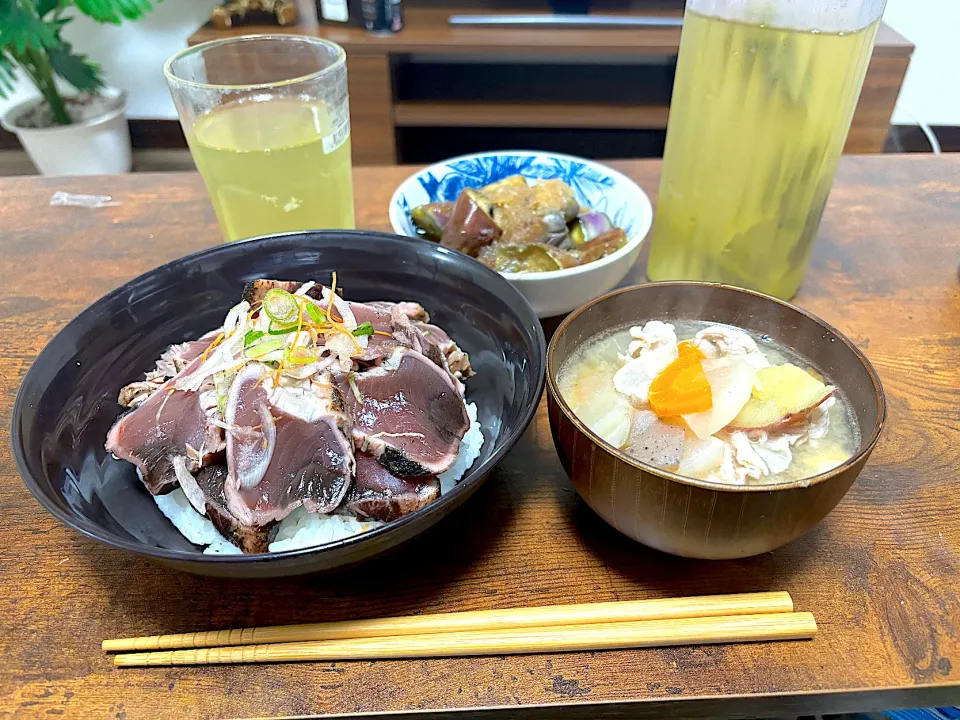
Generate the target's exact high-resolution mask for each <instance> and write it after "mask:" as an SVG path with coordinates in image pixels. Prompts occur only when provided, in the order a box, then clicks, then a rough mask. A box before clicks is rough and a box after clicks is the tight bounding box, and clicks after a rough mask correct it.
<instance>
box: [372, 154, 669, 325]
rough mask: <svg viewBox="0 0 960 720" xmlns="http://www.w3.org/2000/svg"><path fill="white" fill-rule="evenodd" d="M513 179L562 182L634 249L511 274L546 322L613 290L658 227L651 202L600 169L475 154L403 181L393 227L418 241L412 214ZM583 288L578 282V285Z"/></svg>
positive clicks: (563, 160) (540, 157)
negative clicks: (471, 190) (550, 268)
mask: <svg viewBox="0 0 960 720" xmlns="http://www.w3.org/2000/svg"><path fill="white" fill-rule="evenodd" d="M510 175H523V176H524V177H527V178H530V179H538V180H550V179H554V178H557V179H560V180H563V181H564V182H565V183H567V185H569V186H570V187H572V188H573V190H574V192H575V193H576V195H577V199H578V200H579V201H580V204H581V205H585V206H587V207H589V208H591V209H593V210H599V211H601V212H604V213H606V214H607V215H608V216H609V217H610V219H611V220H612V221H613V224H614V225H616V226H617V227H621V228H623V230H624V232H626V234H627V244H626V245H625V246H624V247H622V248H620V249H619V250H618V251H617V252H615V253H613V254H612V255H608V256H607V257H605V258H603V259H601V260H597V261H596V262H592V263H588V264H586V265H581V266H579V267H575V268H569V269H567V270H555V271H552V272H542V273H529V274H523V273H504V276H505V277H506V278H507V279H508V280H510V282H512V283H513V284H514V285H515V286H516V287H517V289H518V290H520V292H521V293H523V295H524V297H526V298H527V300H529V301H530V304H531V305H533V309H534V310H536V311H537V315H539V316H540V317H550V316H553V315H561V314H563V313H567V312H570V311H571V310H573V309H574V308H578V307H580V306H581V305H583V304H585V303H587V302H589V301H590V300H593V299H595V298H597V297H599V296H601V295H603V294H604V293H606V292H607V291H609V290H611V289H613V288H614V287H615V286H616V285H617V283H619V282H620V281H621V280H623V278H624V276H625V275H626V274H627V272H628V271H629V270H630V268H631V267H632V266H633V264H634V262H636V260H637V256H638V255H639V254H640V244H641V243H642V242H643V239H644V238H645V237H646V235H647V232H649V230H650V225H651V224H652V222H653V208H652V207H651V205H650V199H649V198H648V197H647V195H646V193H644V192H643V190H641V189H640V188H639V187H637V185H636V183H634V182H633V181H632V180H630V179H629V178H627V177H626V176H624V175H622V174H621V173H618V172H617V171H616V170H612V169H611V168H608V167H606V166H604V165H600V164H599V163H595V162H592V161H590V160H585V159H583V158H578V157H573V156H571V155H562V154H559V153H548V152H533V151H526V150H508V151H501V152H489V153H475V154H473V155H462V156H460V157H456V158H453V159H451V160H446V161H444V162H440V163H436V164H434V165H431V166H430V167H428V168H425V169H424V170H421V171H420V172H418V173H415V174H414V175H411V176H410V177H409V178H407V179H406V180H404V181H403V183H401V184H400V187H398V188H397V190H396V192H395V193H394V194H393V197H392V198H391V199H390V208H389V214H390V224H391V225H392V226H393V230H394V232H396V233H397V234H399V235H408V236H410V237H416V236H417V229H416V227H415V226H414V224H413V221H412V220H411V219H410V210H411V209H412V208H414V207H416V206H417V205H423V204H424V203H429V202H438V201H441V200H446V201H454V200H456V199H457V197H458V196H459V195H460V192H461V191H462V190H463V189H464V188H478V187H482V186H483V185H489V184H490V183H493V182H496V181H498V180H502V179H504V178H506V177H509V176H510ZM571 280H575V282H571Z"/></svg>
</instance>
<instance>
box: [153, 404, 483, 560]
mask: <svg viewBox="0 0 960 720" xmlns="http://www.w3.org/2000/svg"><path fill="white" fill-rule="evenodd" d="M467 415H468V416H469V417H470V428H469V429H468V430H467V433H466V435H464V436H463V440H462V441H461V443H460V452H459V453H458V454H457V459H456V460H454V462H453V465H451V466H450V468H449V469H448V470H447V471H446V472H443V473H441V474H440V475H439V476H438V477H439V480H440V494H441V495H444V494H446V493H448V492H450V490H452V489H453V488H454V487H455V486H456V484H457V483H458V482H459V481H460V479H461V478H462V477H463V476H464V475H465V474H466V472H467V470H469V469H470V467H471V466H472V465H473V463H474V462H475V461H476V459H477V457H479V455H480V450H481V449H482V448H483V433H482V432H481V430H480V422H479V420H477V405H476V403H467ZM153 499H154V501H155V502H156V503H157V507H158V508H160V512H162V513H163V514H164V515H165V516H166V517H167V518H168V519H169V520H170V522H172V523H173V525H174V527H176V528H177V530H179V531H180V534H181V535H183V536H184V537H185V538H186V539H187V540H189V541H190V542H192V543H194V544H195V545H207V546H208V547H207V548H206V549H204V551H203V552H204V554H205V555H242V554H243V553H242V551H241V550H240V548H238V547H237V546H236V545H234V544H233V543H231V542H230V541H229V540H227V539H226V538H224V537H223V536H222V535H221V534H220V533H219V532H217V529H216V528H215V527H214V526H213V523H212V522H210V519H209V518H207V517H206V516H204V515H201V514H200V513H198V512H197V511H196V510H194V509H193V506H192V505H190V501H189V500H187V496H186V495H185V494H184V492H183V490H181V489H180V488H177V489H176V490H174V491H173V492H169V493H167V494H166V495H155V496H154V498H153ZM382 525H383V523H382V522H376V521H362V520H357V519H356V518H355V517H352V516H349V515H319V514H314V513H308V512H306V511H305V510H304V509H303V508H302V507H301V508H297V509H296V510H294V511H293V512H292V513H290V515H288V516H287V517H285V518H284V519H283V520H281V521H280V524H279V526H278V527H277V534H276V536H275V537H274V540H273V542H272V543H270V546H269V548H268V549H269V550H270V552H281V551H283V550H299V549H301V548H308V547H316V546H317V545H325V544H327V543H331V542H335V541H337V540H342V539H343V538H348V537H352V536H353V535H359V534H360V533H365V532H367V531H369V530H373V529H374V528H378V527H380V526H382Z"/></svg>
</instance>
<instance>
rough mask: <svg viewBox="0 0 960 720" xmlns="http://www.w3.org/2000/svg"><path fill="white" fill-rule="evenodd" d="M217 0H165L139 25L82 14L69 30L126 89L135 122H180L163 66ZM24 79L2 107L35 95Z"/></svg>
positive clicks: (79, 46) (109, 76)
mask: <svg viewBox="0 0 960 720" xmlns="http://www.w3.org/2000/svg"><path fill="white" fill-rule="evenodd" d="M218 4H219V2H218V0H164V1H163V2H158V3H155V4H154V9H153V12H151V13H150V14H149V15H147V16H146V17H145V18H143V19H142V20H140V21H139V22H132V23H131V22H128V23H124V24H122V25H119V26H118V25H99V24H97V23H95V22H93V21H92V20H90V19H89V18H86V17H83V16H80V17H78V18H77V19H76V20H74V21H73V22H72V23H70V25H69V26H67V29H66V31H65V32H64V35H65V37H66V38H67V39H68V40H69V41H70V42H72V43H73V45H74V47H75V48H76V49H77V50H78V51H81V52H85V53H87V54H88V55H90V57H91V58H93V59H94V60H96V61H97V62H99V63H100V64H101V65H102V66H103V70H104V77H105V78H106V81H107V83H108V84H110V85H115V86H117V87H120V88H122V89H124V90H126V91H127V93H128V95H129V109H128V115H129V116H130V117H135V118H176V117H177V112H176V110H175V109H174V107H173V102H172V101H171V100H170V94H169V93H168V92H167V84H166V81H165V80H164V78H163V63H164V62H165V61H166V59H167V58H168V57H170V56H171V55H173V53H175V52H177V51H178V50H181V49H183V48H184V47H186V44H187V38H188V37H189V36H190V35H191V34H192V33H193V31H194V30H196V29H197V28H198V27H200V25H202V24H203V23H204V22H205V21H206V20H208V19H209V18H210V10H212V9H213V8H214V7H215V6H216V5H218ZM33 92H34V91H33V89H32V87H31V86H29V84H28V83H26V82H24V81H23V80H22V78H21V81H20V82H19V83H18V86H17V93H16V97H15V98H11V100H8V101H3V100H0V109H2V108H5V107H6V106H7V105H9V104H11V103H13V102H19V101H20V100H21V99H23V98H25V97H29V96H30V95H31V94H32V93H33Z"/></svg>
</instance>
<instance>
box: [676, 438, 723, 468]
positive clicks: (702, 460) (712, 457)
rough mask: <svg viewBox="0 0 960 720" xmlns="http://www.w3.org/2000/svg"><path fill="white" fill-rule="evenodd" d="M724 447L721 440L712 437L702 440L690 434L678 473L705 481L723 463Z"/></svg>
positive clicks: (681, 456)
mask: <svg viewBox="0 0 960 720" xmlns="http://www.w3.org/2000/svg"><path fill="white" fill-rule="evenodd" d="M724 447H725V446H724V442H723V440H721V439H720V438H715V437H713V436H710V437H705V438H703V439H702V440H701V439H700V438H698V437H696V436H694V435H693V434H692V433H690V434H688V435H687V436H686V438H685V440H684V443H683V454H681V455H680V466H679V467H678V468H677V472H678V473H679V474H680V475H685V476H687V477H692V478H698V479H700V480H704V479H705V478H706V477H707V476H708V475H710V473H712V472H714V471H716V470H717V469H718V468H719V467H720V465H721V463H723V449H724Z"/></svg>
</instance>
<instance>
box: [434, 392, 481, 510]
mask: <svg viewBox="0 0 960 720" xmlns="http://www.w3.org/2000/svg"><path fill="white" fill-rule="evenodd" d="M467 415H469V416H470V427H469V428H468V429H467V434H466V435H464V436H463V440H461V441H460V452H459V453H457V459H456V460H454V461H453V465H451V466H450V468H449V469H448V470H446V471H445V472H442V473H440V474H439V475H437V478H438V479H439V480H440V494H441V495H446V494H447V493H448V492H450V491H451V490H453V488H454V487H455V486H456V484H457V483H458V482H459V481H460V478H462V477H463V476H464V475H465V474H466V472H467V470H469V469H470V467H471V466H472V465H473V463H474V461H475V460H476V459H477V458H478V457H479V456H480V449H481V448H482V447H483V432H482V431H481V430H480V421H479V420H477V404H476V403H467Z"/></svg>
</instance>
